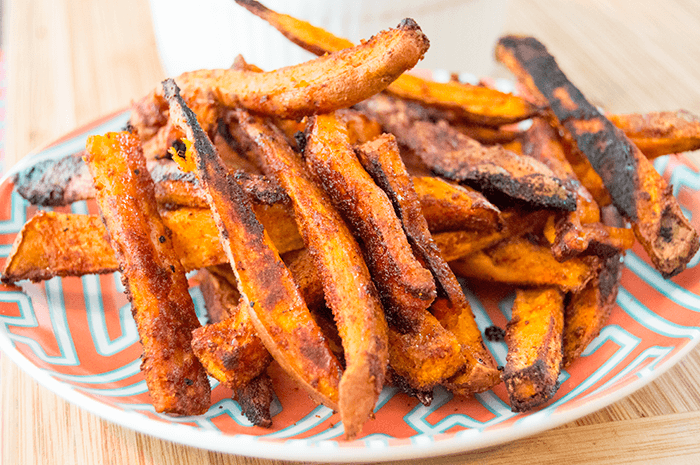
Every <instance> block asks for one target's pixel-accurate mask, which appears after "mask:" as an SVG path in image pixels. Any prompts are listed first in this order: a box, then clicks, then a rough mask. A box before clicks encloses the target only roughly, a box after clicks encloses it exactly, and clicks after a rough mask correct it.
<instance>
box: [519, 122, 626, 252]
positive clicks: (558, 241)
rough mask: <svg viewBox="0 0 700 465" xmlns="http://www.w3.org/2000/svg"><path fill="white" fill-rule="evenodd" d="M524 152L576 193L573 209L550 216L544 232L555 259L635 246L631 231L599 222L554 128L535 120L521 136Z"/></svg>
mask: <svg viewBox="0 0 700 465" xmlns="http://www.w3.org/2000/svg"><path fill="white" fill-rule="evenodd" d="M523 152H524V153H525V154H527V155H529V156H531V157H533V158H535V159H536V160H538V161H540V162H542V163H544V164H546V165H547V166H548V167H549V168H550V169H551V170H552V171H553V172H554V173H555V174H556V175H557V176H558V177H559V178H560V179H562V180H563V181H564V182H565V183H566V185H567V186H568V188H569V189H570V190H571V191H572V192H575V193H576V210H574V211H572V212H566V213H563V214H560V215H556V216H552V221H550V222H548V223H547V227H546V229H545V233H544V234H545V237H547V239H548V240H549V241H550V243H551V244H552V253H553V254H554V256H555V257H556V259H557V260H559V261H564V260H567V259H569V258H571V257H575V256H576V255H579V254H581V253H593V254H595V255H598V256H606V257H609V256H612V255H617V254H619V253H620V252H621V251H623V250H627V249H630V248H631V247H632V246H633V245H634V242H635V239H634V232H633V231H632V230H631V229H627V228H619V227H610V226H606V225H604V224H602V223H601V222H600V209H599V207H598V204H597V203H596V202H595V200H593V197H592V196H591V194H590V193H589V192H588V190H587V189H586V188H585V187H584V186H583V185H582V184H581V183H580V182H579V181H578V179H577V178H576V174H575V173H574V170H573V168H572V167H571V165H570V164H569V162H568V161H567V159H566V156H565V154H564V148H563V146H562V144H561V143H560V141H559V138H558V136H557V134H556V132H555V131H554V128H552V127H551V126H550V125H549V124H548V123H547V122H546V121H544V120H543V119H540V118H535V119H534V121H533V123H532V126H531V127H530V129H528V130H527V131H526V133H525V135H524V137H523Z"/></svg>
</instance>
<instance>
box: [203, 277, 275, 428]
mask: <svg viewBox="0 0 700 465" xmlns="http://www.w3.org/2000/svg"><path fill="white" fill-rule="evenodd" d="M198 277H199V279H200V286H199V288H200V289H201V291H202V297H203V298H204V304H205V306H206V309H207V315H208V316H209V323H210V326H215V327H216V326H218V327H219V328H221V326H222V323H223V322H224V321H225V320H227V319H231V320H232V322H233V323H234V325H232V326H230V327H229V328H228V329H226V330H224V331H218V332H217V331H214V335H215V337H212V338H210V339H207V338H206V335H207V334H209V331H210V330H209V329H208V328H209V326H205V327H204V328H199V329H197V330H196V331H195V332H194V334H193V337H192V346H193V349H194V351H195V353H197V357H199V358H200V360H201V355H200V354H199V353H198V352H199V351H201V352H203V353H204V355H205V356H206V355H214V356H219V357H218V360H215V361H214V364H215V365H216V366H218V367H220V368H221V371H222V373H221V375H222V376H221V378H219V377H216V376H215V375H214V374H213V373H211V372H210V374H212V376H214V377H216V378H217V379H219V380H220V381H222V383H224V384H225V385H226V386H227V387H230V388H232V389H234V395H233V397H234V399H235V400H237V401H238V403H239V405H240V406H241V413H242V414H243V415H244V416H245V417H246V418H248V420H249V421H250V422H251V423H253V424H254V425H255V426H261V427H263V428H269V427H270V426H272V415H271V413H270V407H271V405H272V401H273V400H274V389H273V387H272V380H271V379H270V377H269V376H268V375H267V373H266V372H265V371H264V369H265V368H266V367H267V364H268V363H269V362H270V361H271V360H272V357H271V356H270V353H269V352H268V351H267V349H266V348H265V346H264V345H263V343H262V341H261V340H260V338H259V337H258V336H257V333H256V332H255V328H254V327H253V325H252V322H251V321H250V317H248V315H247V310H246V309H245V308H243V307H242V306H241V305H240V298H241V295H240V293H239V292H238V289H236V285H235V283H236V276H235V275H234V274H233V270H232V269H231V266H230V265H220V266H215V267H210V268H208V269H205V270H200V272H199V274H198ZM205 328H206V329H205ZM203 329H205V331H202V330H203ZM222 329H223V328H222ZM227 332H228V333H229V335H228V336H227V337H225V338H224V339H223V340H222V339H221V337H219V338H218V340H217V337H216V336H217V335H218V336H223V335H224V334H225V333H227ZM228 337H231V338H232V339H230V340H229V339H228ZM220 344H221V345H220ZM198 348H199V349H200V350H199V351H198ZM246 355H252V357H246ZM265 362H267V363H265ZM204 365H205V367H206V366H207V364H206V362H205V363H204ZM261 369H262V371H261V372H260V374H258V375H257V376H253V377H251V375H249V374H247V373H249V372H250V371H260V370H261ZM207 371H209V368H207ZM244 377H246V378H250V379H248V380H246V381H243V382H238V383H235V382H234V383H230V384H226V380H227V379H228V380H232V379H235V380H241V381H242V379H243V378H244ZM222 379H223V380H222Z"/></svg>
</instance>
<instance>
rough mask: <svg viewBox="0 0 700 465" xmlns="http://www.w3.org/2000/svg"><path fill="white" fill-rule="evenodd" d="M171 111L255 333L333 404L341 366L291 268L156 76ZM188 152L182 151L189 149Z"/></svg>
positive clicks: (187, 113) (171, 89)
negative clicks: (187, 142)
mask: <svg viewBox="0 0 700 465" xmlns="http://www.w3.org/2000/svg"><path fill="white" fill-rule="evenodd" d="M163 87H164V93H165V95H166V98H167V99H168V101H169V102H170V116H171V117H172V118H173V119H174V120H175V121H177V123H178V124H179V125H180V126H181V127H182V129H183V130H184V132H185V133H186V134H187V137H188V139H189V140H190V141H192V144H191V146H190V149H191V153H187V154H186V157H187V160H188V161H189V162H190V163H192V164H193V165H194V166H195V168H196V170H197V171H196V173H197V179H198V180H199V182H200V184H201V185H202V188H203V189H204V190H205V192H206V194H207V200H208V203H209V206H210V208H211V211H212V214H213V216H214V218H215V222H216V225H217V229H218V230H219V236H220V239H221V244H222V246H223V248H224V251H225V252H226V256H227V258H228V260H229V263H231V266H232V268H233V270H234V271H235V273H236V277H237V280H238V290H239V291H240V292H241V296H242V299H243V302H244V303H245V304H247V307H246V308H247V309H248V313H249V315H250V317H251V320H252V321H253V324H254V325H255V329H256V331H257V333H258V336H259V337H260V339H262V341H263V342H264V344H265V347H267V350H269V351H270V353H271V354H272V356H273V357H274V358H275V360H276V361H277V362H278V363H279V364H280V365H281V366H282V367H283V368H284V370H285V371H286V372H287V373H288V374H289V375H290V376H292V377H293V378H294V379H295V380H296V381H297V382H298V383H299V384H300V385H301V386H302V387H303V388H304V389H305V390H306V391H307V393H308V394H309V395H310V396H311V397H312V398H313V399H315V400H316V401H317V402H320V403H323V404H325V405H327V406H328V407H330V408H333V409H337V404H338V387H339V384H340V375H341V373H342V367H341V366H340V363H339V362H338V360H337V359H336V358H335V356H334V355H333V353H332V352H331V350H330V348H329V347H328V342H327V341H326V339H325V338H324V337H323V335H322V333H321V330H320V329H319V327H318V325H316V323H315V322H314V320H313V318H312V317H311V315H310V313H309V310H308V308H307V307H306V304H305V303H304V300H303V298H302V296H301V294H300V293H299V289H298V288H297V286H296V284H295V283H294V281H293V279H292V276H291V273H290V272H289V270H288V269H287V267H286V266H285V265H284V263H283V262H282V259H281V258H280V257H279V254H278V252H277V249H276V248H275V246H274V244H273V242H272V241H271V240H270V238H269V236H268V235H267V234H266V232H265V229H264V228H263V226H262V225H261V224H260V223H259V222H258V220H257V219H256V217H255V214H254V213H253V210H252V208H251V205H250V203H249V201H248V199H247V196H246V195H245V193H244V192H243V190H242V189H241V188H240V186H239V185H238V183H236V181H235V180H234V179H231V177H229V176H228V172H227V170H226V168H225V167H224V166H223V163H222V162H221V160H220V159H219V157H218V155H217V154H216V152H215V149H214V147H213V145H212V144H211V141H210V140H209V138H208V137H207V135H206V133H205V132H204V131H202V129H201V127H200V126H199V124H198V123H197V120H196V116H195V115H194V113H193V112H192V111H191V110H190V109H189V108H188V107H187V106H186V105H185V103H184V101H183V100H182V98H181V97H180V94H179V90H178V88H177V85H176V84H175V82H174V81H172V80H166V81H164V82H163ZM188 152H189V151H188Z"/></svg>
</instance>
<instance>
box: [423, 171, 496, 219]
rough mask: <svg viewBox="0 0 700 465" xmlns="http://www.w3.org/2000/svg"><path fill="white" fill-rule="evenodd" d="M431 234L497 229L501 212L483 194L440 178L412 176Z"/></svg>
mask: <svg viewBox="0 0 700 465" xmlns="http://www.w3.org/2000/svg"><path fill="white" fill-rule="evenodd" d="M411 181H412V183H413V187H414V189H415V191H416V194H417V195H418V201H419V202H420V208H421V212H422V213H423V215H424V216H425V220H426V221H427V222H428V224H429V225H430V226H429V227H430V231H431V232H440V231H456V230H470V229H473V230H478V231H482V232H487V231H492V230H494V229H496V230H498V229H500V228H501V227H502V225H503V220H502V219H501V211H500V210H499V209H498V208H497V207H496V206H495V205H493V204H492V203H491V202H489V201H488V200H486V197H484V196H483V195H482V194H481V193H480V192H478V191H476V190H474V189H472V188H470V187H466V186H460V185H459V184H456V183H453V182H450V181H447V180H445V179H442V178H437V177H427V176H417V177H411Z"/></svg>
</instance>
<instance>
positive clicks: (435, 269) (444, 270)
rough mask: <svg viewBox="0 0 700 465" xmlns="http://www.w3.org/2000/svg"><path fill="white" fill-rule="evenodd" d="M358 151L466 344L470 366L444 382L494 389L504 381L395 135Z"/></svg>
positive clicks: (457, 388)
mask: <svg viewBox="0 0 700 465" xmlns="http://www.w3.org/2000/svg"><path fill="white" fill-rule="evenodd" d="M356 153H357V157H358V159H359V160H360V162H361V163H362V166H364V167H365V169H366V170H367V172H368V173H369V174H370V175H371V176H372V178H373V179H374V181H375V182H376V183H377V185H378V186H379V187H381V188H382V190H384V192H386V194H387V196H388V197H389V200H391V203H392V204H393V206H394V210H395V211H396V215H397V216H398V217H399V218H400V219H401V224H402V225H403V229H404V231H405V232H406V237H407V238H408V240H409V242H410V244H411V247H412V248H413V252H414V254H415V255H416V257H417V258H418V260H419V261H420V262H421V263H422V264H423V265H424V266H425V267H426V268H427V269H428V270H429V271H430V272H431V273H432V275H433V278H434V279H435V283H436V285H437V291H438V298H437V299H436V301H435V302H433V305H432V306H431V311H432V313H433V315H434V316H435V317H436V318H437V319H438V321H439V322H440V324H441V325H442V326H443V327H444V328H445V329H446V330H448V331H450V332H451V333H453V334H454V335H455V336H456V337H457V340H458V341H459V343H460V345H461V347H462V355H463V356H464V358H465V360H466V366H465V368H464V370H463V371H461V372H460V373H459V374H458V375H456V376H453V377H452V378H450V379H448V380H447V381H445V384H446V385H447V386H448V387H449V388H450V389H451V390H452V391H453V392H457V393H459V394H462V395H469V394H473V393H475V392H482V391H485V390H487V389H490V388H491V387H492V386H494V385H495V384H496V383H498V382H499V381H500V372H499V371H498V369H497V367H496V363H495V362H494V360H493V357H492V356H491V354H490V353H489V352H488V350H487V349H486V347H485V346H484V343H483V341H482V339H481V332H480V330H479V328H478V326H477V324H476V320H475V319H474V314H473V313H472V309H471V307H470V306H469V301H468V300H467V298H466V296H465V295H464V291H462V288H461V286H460V285H459V282H457V278H456V277H455V275H454V274H453V273H452V270H450V267H449V265H448V264H447V262H446V261H445V260H444V259H443V257H442V255H441V253H440V250H439V249H438V246H437V244H435V241H433V238H432V236H431V234H430V231H429V230H428V223H427V222H426V220H425V217H424V216H423V214H422V212H421V207H420V202H419V200H418V194H417V193H416V191H415V189H414V187H413V183H412V182H411V178H410V176H409V175H408V172H407V171H406V167H405V166H404V165H403V162H402V161H401V156H400V155H399V147H398V145H397V143H396V139H395V138H394V136H392V135H390V134H384V135H382V136H380V137H378V138H376V139H374V140H372V141H370V142H366V143H364V144H362V145H361V146H359V147H358V148H357V150H356Z"/></svg>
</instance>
